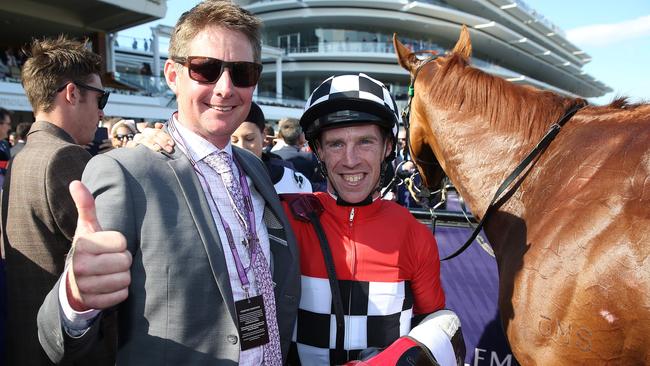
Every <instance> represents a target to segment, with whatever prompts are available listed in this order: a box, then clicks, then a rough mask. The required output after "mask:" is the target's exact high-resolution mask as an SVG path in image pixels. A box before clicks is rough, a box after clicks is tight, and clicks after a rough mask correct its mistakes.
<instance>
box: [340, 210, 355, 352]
mask: <svg viewBox="0 0 650 366" xmlns="http://www.w3.org/2000/svg"><path fill="white" fill-rule="evenodd" d="M353 224H354V207H352V209H351V210H350V215H349V217H348V240H349V241H350V243H351V244H352V245H351V248H350V249H351V250H352V277H353V278H354V277H355V275H356V271H357V246H356V244H354V240H352V225H353ZM350 313H352V288H350V293H349V294H348V314H350ZM349 319H350V317H349V316H348V317H347V318H346V324H345V329H346V332H345V340H344V342H343V343H344V348H345V349H349V348H350V344H349V341H350V338H349V337H348V334H349V332H348V331H347V330H348V329H350V324H349Z"/></svg>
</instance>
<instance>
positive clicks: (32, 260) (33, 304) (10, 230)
mask: <svg viewBox="0 0 650 366" xmlns="http://www.w3.org/2000/svg"><path fill="white" fill-rule="evenodd" d="M29 54H30V56H29V58H28V59H27V61H26V63H25V65H24V66H23V69H22V84H23V88H24V89H25V94H26V95H27V98H28V99H29V102H30V104H31V106H32V109H33V111H34V117H35V119H36V122H34V123H33V124H32V126H31V129H30V130H29V133H28V135H27V142H26V143H25V147H24V148H23V149H22V151H21V152H20V154H18V155H16V157H15V158H14V159H13V160H12V163H11V165H10V167H9V172H8V175H7V180H6V181H5V184H4V192H3V196H2V217H3V222H2V232H3V236H2V249H3V257H4V258H5V261H6V262H5V263H6V276H7V300H8V304H7V307H8V308H7V312H8V324H7V347H6V362H7V363H6V364H7V365H51V364H53V363H52V362H51V361H50V360H49V359H48V357H47V356H46V354H45V353H44V352H43V349H42V348H41V346H40V344H39V341H38V334H37V326H36V314H37V312H38V309H39V306H40V305H41V303H42V302H43V299H44V298H45V295H46V294H47V293H48V291H49V290H50V289H51V288H52V286H54V284H55V283H56V280H57V278H58V277H59V275H61V273H62V272H63V268H64V261H65V257H66V254H67V253H68V251H69V250H70V248H71V244H72V239H73V237H74V233H75V227H76V224H77V210H76V208H75V204H74V202H73V200H72V198H71V197H70V194H69V193H68V185H69V184H70V182H72V181H73V180H76V179H80V178H81V174H82V172H83V169H84V167H85V166H86V163H88V161H89V160H90V154H89V153H88V151H87V150H86V149H85V148H84V146H83V145H86V144H88V143H90V141H91V140H92V139H93V137H94V134H95V130H96V128H97V124H98V122H99V120H101V119H102V118H103V116H104V112H103V111H102V109H103V108H104V106H105V105H106V102H107V101H108V95H109V94H108V92H105V91H104V90H103V89H102V82H101V79H100V77H99V75H100V72H101V58H100V57H99V56H98V55H96V54H95V53H93V52H91V51H90V50H89V48H88V47H87V45H86V44H84V43H80V42H77V41H73V40H70V39H68V38H66V37H63V36H62V37H59V38H57V39H43V40H35V41H33V43H32V44H31V49H30V52H29ZM102 331H103V332H105V333H106V334H107V339H109V340H110V339H111V334H112V333H111V332H112V330H111V329H109V328H104V329H102ZM113 340H114V339H113ZM91 347H92V348H93V351H94V352H92V357H88V358H80V359H78V360H76V361H74V362H71V363H64V364H66V365H91V366H100V365H112V364H114V362H115V361H114V358H113V355H112V347H113V343H112V341H111V342H107V343H100V342H98V343H96V344H94V345H91ZM0 363H1V362H0Z"/></svg>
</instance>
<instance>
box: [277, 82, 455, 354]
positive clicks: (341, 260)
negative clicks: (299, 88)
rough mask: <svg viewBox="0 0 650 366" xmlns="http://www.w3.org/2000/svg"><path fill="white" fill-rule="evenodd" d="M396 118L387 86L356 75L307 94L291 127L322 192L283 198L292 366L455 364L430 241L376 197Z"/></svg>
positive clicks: (399, 210) (401, 211) (450, 321)
mask: <svg viewBox="0 0 650 366" xmlns="http://www.w3.org/2000/svg"><path fill="white" fill-rule="evenodd" d="M400 122H401V118H400V116H399V113H398V109H397V105H396V104H395V101H394V100H393V98H392V97H391V95H390V93H389V91H388V89H387V88H386V87H385V86H384V85H383V84H382V83H381V82H379V81H377V80H375V79H373V78H370V77H369V76H367V75H365V74H353V75H341V76H333V77H330V78H328V79H327V80H325V81H324V82H323V83H322V84H321V85H320V86H319V87H317V88H316V89H315V90H314V92H313V93H312V94H311V96H310V97H309V99H308V100H307V104H306V109H305V112H304V114H303V116H302V118H301V119H300V124H301V127H302V129H303V131H305V136H306V138H307V140H308V142H309V145H310V147H311V148H312V151H314V153H315V154H316V156H317V158H318V162H319V165H320V169H321V171H322V173H323V175H324V176H325V177H326V178H327V183H328V190H327V192H317V193H314V194H307V195H305V194H302V195H283V197H282V198H283V201H284V205H285V209H286V210H287V211H288V212H289V215H288V216H289V218H290V221H291V226H292V228H293V229H294V232H295V234H296V237H297V239H298V243H299V245H300V253H301V262H300V267H301V273H302V279H301V284H302V295H301V300H300V305H299V309H298V317H297V325H296V328H295V329H296V330H295V332H294V335H293V343H292V352H291V353H290V356H289V357H290V359H289V364H291V365H298V364H302V365H327V364H330V365H334V364H337V365H339V364H345V363H346V362H349V364H358V365H364V364H368V365H399V364H402V363H401V362H400V360H403V359H406V358H409V359H411V360H413V359H417V358H421V359H422V360H425V363H422V364H430V365H441V366H451V365H457V364H458V365H462V364H463V362H464V356H465V344H464V341H463V337H462V333H461V329H460V320H459V319H458V317H457V316H456V315H455V314H454V313H453V312H451V311H449V310H444V306H445V295H444V292H443V289H442V286H441V283H440V260H439V256H438V247H437V244H436V240H435V238H434V237H433V235H432V234H431V232H430V231H429V230H428V229H427V228H426V227H425V226H424V225H422V224H420V223H418V222H417V221H416V220H415V218H414V217H413V216H412V215H411V214H410V213H409V211H408V210H407V209H405V208H403V207H401V206H399V205H397V204H396V203H394V202H392V201H385V200H382V199H380V194H379V191H380V189H381V182H382V178H383V176H384V174H385V171H386V168H387V166H388V164H390V162H391V161H392V159H393V158H394V156H395V143H396V131H397V126H398V124H399V123H400ZM418 324H419V325H418ZM355 360H356V361H355ZM426 362H428V363H426ZM418 364H421V363H418Z"/></svg>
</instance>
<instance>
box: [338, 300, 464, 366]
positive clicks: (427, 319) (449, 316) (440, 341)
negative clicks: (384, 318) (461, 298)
mask: <svg viewBox="0 0 650 366" xmlns="http://www.w3.org/2000/svg"><path fill="white" fill-rule="evenodd" d="M413 360H416V361H415V363H413ZM464 360H465V341H464V340H463V333H462V332H461V327H460V319H458V316H456V314H455V313H454V312H453V311H451V310H438V311H436V312H434V313H430V314H426V315H423V317H421V318H420V322H419V324H418V325H417V326H415V327H414V328H413V329H412V330H411V332H410V333H409V334H408V335H407V336H404V337H400V338H399V339H397V340H396V341H395V342H393V343H392V344H391V345H390V346H388V347H387V348H386V349H384V350H383V351H381V352H379V353H376V354H375V355H373V356H371V357H369V358H367V359H365V360H361V361H350V362H348V363H347V364H346V366H352V365H357V366H361V365H368V366H375V365H376V366H379V365H382V366H401V365H413V364H416V365H431V366H462V365H463V364H464Z"/></svg>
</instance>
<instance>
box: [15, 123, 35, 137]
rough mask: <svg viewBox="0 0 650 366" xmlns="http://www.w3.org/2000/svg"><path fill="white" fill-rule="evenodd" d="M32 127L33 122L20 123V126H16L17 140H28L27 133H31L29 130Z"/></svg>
mask: <svg viewBox="0 0 650 366" xmlns="http://www.w3.org/2000/svg"><path fill="white" fill-rule="evenodd" d="M31 127H32V123H31V122H20V123H19V124H18V126H16V138H18V139H19V140H23V141H24V140H26V139H27V133H28V132H29V129H30V128H31Z"/></svg>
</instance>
